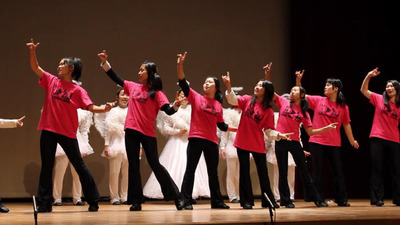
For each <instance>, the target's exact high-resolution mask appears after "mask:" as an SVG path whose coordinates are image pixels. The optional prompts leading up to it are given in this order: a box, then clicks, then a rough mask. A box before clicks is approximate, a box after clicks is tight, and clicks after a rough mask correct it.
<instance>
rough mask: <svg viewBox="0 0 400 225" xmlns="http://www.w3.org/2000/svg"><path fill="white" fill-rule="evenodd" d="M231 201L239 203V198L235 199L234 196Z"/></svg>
mask: <svg viewBox="0 0 400 225" xmlns="http://www.w3.org/2000/svg"><path fill="white" fill-rule="evenodd" d="M231 203H239V200H237V199H236V198H234V199H232V201H231Z"/></svg>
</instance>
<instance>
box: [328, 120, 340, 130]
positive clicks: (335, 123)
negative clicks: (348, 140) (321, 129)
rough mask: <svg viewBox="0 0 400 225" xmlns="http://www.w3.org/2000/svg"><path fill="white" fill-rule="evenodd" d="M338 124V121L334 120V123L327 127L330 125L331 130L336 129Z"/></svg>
mask: <svg viewBox="0 0 400 225" xmlns="http://www.w3.org/2000/svg"><path fill="white" fill-rule="evenodd" d="M337 124H338V122H334V123H331V124H329V125H328V126H327V127H328V129H329V130H331V129H336V125H337Z"/></svg>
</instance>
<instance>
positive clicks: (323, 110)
mask: <svg viewBox="0 0 400 225" xmlns="http://www.w3.org/2000/svg"><path fill="white" fill-rule="evenodd" d="M318 113H319V114H320V115H323V116H327V117H330V118H334V119H337V118H338V117H339V112H336V109H335V108H331V107H329V106H326V105H324V104H321V107H320V108H319V112H318Z"/></svg>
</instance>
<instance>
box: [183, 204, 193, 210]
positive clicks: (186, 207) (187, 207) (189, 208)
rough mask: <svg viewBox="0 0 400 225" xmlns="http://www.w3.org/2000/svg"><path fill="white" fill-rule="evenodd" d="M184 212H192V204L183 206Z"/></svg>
mask: <svg viewBox="0 0 400 225" xmlns="http://www.w3.org/2000/svg"><path fill="white" fill-rule="evenodd" d="M184 208H185V209H186V210H193V206H192V204H189V205H185V207H184Z"/></svg>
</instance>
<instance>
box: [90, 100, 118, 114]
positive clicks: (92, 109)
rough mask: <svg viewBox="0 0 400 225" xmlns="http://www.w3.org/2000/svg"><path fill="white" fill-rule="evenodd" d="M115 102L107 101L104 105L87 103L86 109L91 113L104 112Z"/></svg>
mask: <svg viewBox="0 0 400 225" xmlns="http://www.w3.org/2000/svg"><path fill="white" fill-rule="evenodd" d="M116 103H117V101H115V102H107V103H106V105H105V106H97V105H94V104H93V105H89V106H88V108H87V109H88V110H89V111H90V112H92V113H105V112H108V111H110V110H111V108H112V107H114V105H115V104H116Z"/></svg>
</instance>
